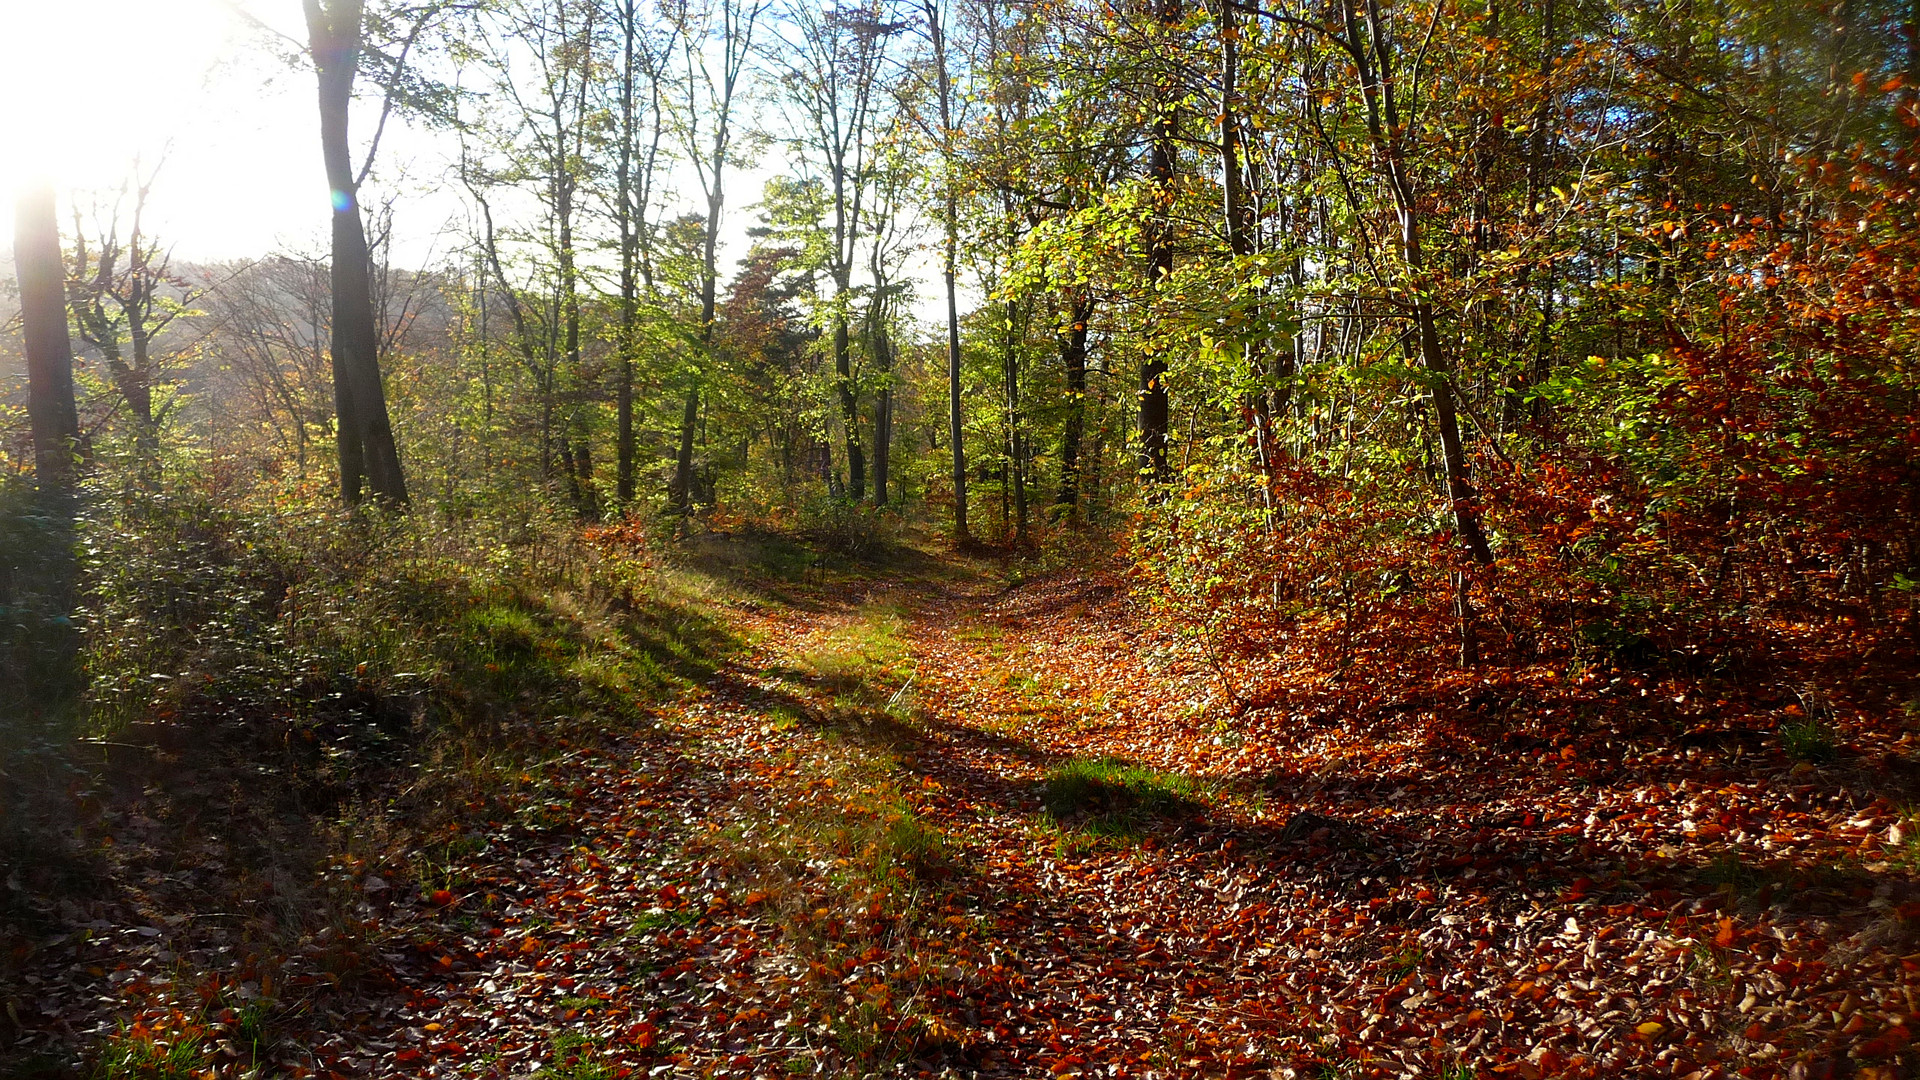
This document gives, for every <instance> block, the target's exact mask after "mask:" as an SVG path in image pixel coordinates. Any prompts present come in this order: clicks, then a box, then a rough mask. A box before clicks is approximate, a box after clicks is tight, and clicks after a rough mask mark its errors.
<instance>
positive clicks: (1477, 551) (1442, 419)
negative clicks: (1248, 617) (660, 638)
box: [1344, 0, 1493, 654]
mask: <svg viewBox="0 0 1920 1080" xmlns="http://www.w3.org/2000/svg"><path fill="white" fill-rule="evenodd" d="M1354 3H1355V0H1344V11H1345V14H1346V19H1347V35H1348V42H1349V43H1350V45H1351V48H1352V55H1354V56H1355V57H1356V58H1365V60H1366V62H1364V63H1362V64H1361V66H1360V70H1359V76H1360V89H1361V95H1362V97H1363V98H1364V100H1365V104H1366V114H1367V128H1368V134H1369V136H1370V137H1371V140H1372V142H1373V146H1374V150H1375V152H1376V153H1377V154H1378V155H1379V157H1380V160H1381V164H1382V166H1383V168H1384V170H1385V173H1386V177H1385V179H1386V182H1387V187H1388V190H1390V191H1391V192H1392V194H1393V202H1394V212H1395V216H1396V218H1397V221H1398V224H1399V227H1400V228H1399V232H1400V236H1399V240H1400V258H1401V264H1402V266H1403V267H1404V269H1405V271H1406V274H1407V276H1408V278H1409V279H1411V283H1412V285H1413V290H1412V293H1413V321H1414V329H1415V335H1416V340H1417V342H1418V345H1419V351H1420V362H1421V364H1422V366H1424V367H1425V368H1426V369H1427V373H1428V375H1429V377H1430V379H1431V388H1432V392H1433V409H1434V413H1435V419H1436V421H1437V423H1436V425H1435V426H1436V427H1438V428H1439V434H1440V453H1441V458H1442V460H1443V462H1444V468H1445V470H1446V484H1447V497H1448V500H1449V501H1450V502H1451V503H1452V510H1453V519H1454V531H1455V532H1456V533H1458V535H1459V537H1460V543H1461V545H1462V546H1463V547H1465V548H1466V550H1467V554H1469V555H1470V556H1472V558H1473V560H1474V561H1475V562H1477V563H1480V564H1481V565H1483V566H1485V565H1491V564H1492V563H1493V550H1492V548H1491V547H1489V546H1488V544H1487V536H1486V533H1485V532H1484V531H1483V530H1482V529H1481V527H1480V510H1479V506H1478V498H1477V495H1476V493H1475V492H1474V489H1473V482H1472V480H1471V478H1470V476H1469V472H1468V468H1467V454H1466V449H1465V446H1464V444H1463V443H1462V441H1461V438H1460V418H1459V414H1458V413H1457V411H1456V406H1455V403H1454V398H1453V395H1454V386H1453V369H1452V364H1451V363H1450V362H1449V360H1448V358H1447V354H1446V349H1445V347H1444V346H1443V345H1442V343H1441V340H1440V326H1439V319H1438V316H1437V315H1436V314H1435V312H1434V308H1433V300H1432V298H1431V296H1430V295H1429V294H1428V292H1427V284H1428V283H1427V281H1426V280H1425V279H1426V275H1427V264H1426V255H1425V252H1424V250H1423V248H1422V246H1421V238H1420V216H1419V214H1420V212H1419V203H1418V200H1416V199H1415V198H1414V193H1413V184H1412V181H1411V180H1410V179H1409V178H1408V175H1407V170H1406V161H1405V154H1404V147H1403V145H1402V142H1401V140H1402V139H1404V138H1405V132H1404V131H1403V130H1402V129H1401V125H1400V114H1399V106H1398V104H1397V101H1396V93H1397V92H1398V91H1397V88H1396V84H1395V73H1394V69H1393V63H1392V60H1393V53H1392V50H1393V45H1392V42H1391V39H1390V38H1389V36H1388V35H1387V31H1386V27H1385V26H1384V24H1383V19H1382V16H1381V11H1380V6H1379V4H1378V2H1377V0H1365V3H1366V8H1365V12H1366V13H1365V25H1366V35H1365V39H1364V40H1363V39H1362V37H1361V34H1360V25H1361V19H1360V16H1359V15H1357V14H1356V12H1355V11H1354V6H1353V5H1354ZM1461 595H1462V596H1463V597H1464V596H1465V593H1464V591H1463V592H1462V594H1461ZM1463 603H1464V601H1463ZM1465 622H1466V618H1465V616H1463V617H1462V625H1463V634H1465V633H1466V631H1465V630H1464V627H1465ZM1467 651H1468V648H1467V647H1466V646H1463V648H1462V652H1463V654H1464V653H1466V652H1467Z"/></svg>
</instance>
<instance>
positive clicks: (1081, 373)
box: [1053, 286, 1093, 514]
mask: <svg viewBox="0 0 1920 1080" xmlns="http://www.w3.org/2000/svg"><path fill="white" fill-rule="evenodd" d="M1066 301H1067V325H1066V330H1065V332H1064V333H1062V334H1061V335H1060V362H1061V365H1062V366H1063V367H1065V368H1066V371H1067V419H1066V425H1065V430H1064V431H1063V432H1062V433H1061V436H1060V493H1059V495H1057V496H1055V497H1054V500H1053V501H1054V505H1056V506H1059V507H1062V508H1064V509H1065V511H1066V512H1067V513H1069V514H1071V513H1074V511H1075V508H1076V507H1078V506H1079V504H1080V440H1081V438H1082V437H1083V433H1084V432H1085V430H1086V423H1087V321H1088V320H1089V319H1091V318H1092V317H1093V290H1092V289H1091V288H1089V287H1087V286H1079V287H1076V288H1072V289H1068V290H1067V294H1066Z"/></svg>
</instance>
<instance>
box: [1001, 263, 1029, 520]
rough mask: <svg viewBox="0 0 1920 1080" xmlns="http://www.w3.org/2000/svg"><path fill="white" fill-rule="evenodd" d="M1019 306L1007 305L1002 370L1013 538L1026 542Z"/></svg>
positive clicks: (1025, 450)
mask: <svg viewBox="0 0 1920 1080" xmlns="http://www.w3.org/2000/svg"><path fill="white" fill-rule="evenodd" d="M1019 314H1020V309H1019V306H1018V305H1017V304H1016V303H1015V302H1014V301H1012V300H1009V301H1007V314H1006V317H1007V326H1006V336H1005V339H1004V356H1003V357H1002V365H1001V366H1002V370H1003V371H1004V373H1005V375H1006V380H1007V387H1006V392H1007V400H1006V407H1007V470H1008V474H1009V483H1011V485H1012V487H1013V512H1014V522H1015V524H1014V536H1015V537H1016V538H1018V539H1020V540H1025V539H1026V538H1027V447H1026V438H1025V432H1024V431H1023V429H1022V424H1021V416H1020V332H1019V331H1020V324H1019Z"/></svg>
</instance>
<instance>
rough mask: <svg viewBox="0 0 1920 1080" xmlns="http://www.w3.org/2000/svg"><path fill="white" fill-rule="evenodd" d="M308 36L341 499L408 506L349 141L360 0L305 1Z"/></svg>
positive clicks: (364, 229)
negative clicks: (367, 495)
mask: <svg viewBox="0 0 1920 1080" xmlns="http://www.w3.org/2000/svg"><path fill="white" fill-rule="evenodd" d="M305 9H306V16H307V31H308V35H309V41H310V44H311V48H312V55H313V62H314V69H315V73H316V75H317V77H318V81H319V97H320V150H321V156H322V157H323V159H324V160H325V163H326V171H327V187H328V190H329V191H330V193H331V199H332V202H333V259H332V262H333V265H332V273H333V375H334V407H335V410H336V412H337V414H338V418H339V423H338V425H337V426H338V428H339V447H340V496H341V498H342V499H343V500H344V501H345V502H346V503H347V504H349V505H353V504H356V503H358V502H359V501H360V499H361V496H362V493H363V492H362V488H363V486H364V487H366V488H369V489H371V491H372V493H373V495H374V496H375V497H376V498H379V499H380V500H382V501H384V502H387V503H390V504H392V505H396V506H400V505H405V503H406V501H407V484H406V478H405V477H404V476H403V475H402V473H401V471H400V453H399V450H398V448H397V447H396V446H395V445H394V439H393V425H392V422H391V420H390V419H389V418H388V416H387V398H386V389H385V388H384V387H383V386H382V385H381V381H380V352H379V350H380V338H379V333H378V331H377V330H376V328H375V326H374V315H373V265H372V256H371V254H370V253H369V251H368V250H367V233H366V228H365V225H364V224H363V223H362V221H361V219H360V198H359V189H360V185H359V181H358V179H357V178H356V177H355V176H354V172H353V162H352V156H351V152H350V151H349V149H348V141H347V111H348V106H349V104H350V103H351V101H352V99H353V80H354V76H355V75H356V74H357V73H358V69H359V65H360V48H361V38H360V34H361V23H360V20H361V9H362V4H361V2H360V0H335V2H334V3H333V4H332V5H330V6H329V7H327V8H325V9H323V8H322V6H321V0H305Z"/></svg>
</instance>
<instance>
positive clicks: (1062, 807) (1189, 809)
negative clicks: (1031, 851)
mask: <svg viewBox="0 0 1920 1080" xmlns="http://www.w3.org/2000/svg"><path fill="white" fill-rule="evenodd" d="M1199 795H1200V788H1199V785H1197V784H1196V783H1195V782H1194V781H1193V779H1192V778H1190V777H1185V776H1177V775H1173V774H1169V773H1162V772H1155V771H1153V770H1151V769H1147V768H1143V767H1142V766H1139V765H1134V764H1131V763H1129V762H1126V761H1122V760H1121V759H1119V758H1096V759H1089V758H1074V759H1073V760H1071V761H1068V762H1066V763H1065V764H1062V765H1058V766H1055V767H1054V768H1053V769H1051V770H1049V771H1048V773H1047V779H1046V786H1045V789H1044V791H1043V793H1042V796H1041V801H1042V804H1043V805H1044V806H1045V807H1046V810H1047V813H1048V815H1049V816H1051V817H1052V818H1053V819H1054V820H1056V821H1058V822H1062V823H1069V824H1074V825H1077V826H1078V827H1080V828H1083V829H1085V830H1086V831H1088V832H1092V833H1095V834H1098V835H1108V836H1120V837H1127V836H1137V835H1139V834H1140V832H1141V830H1142V828H1143V826H1144V825H1145V824H1146V823H1147V821H1148V820H1149V819H1151V818H1175V817H1184V816H1186V815H1189V814H1192V813H1195V812H1196V811H1198V809H1199V806H1200V804H1199Z"/></svg>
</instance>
